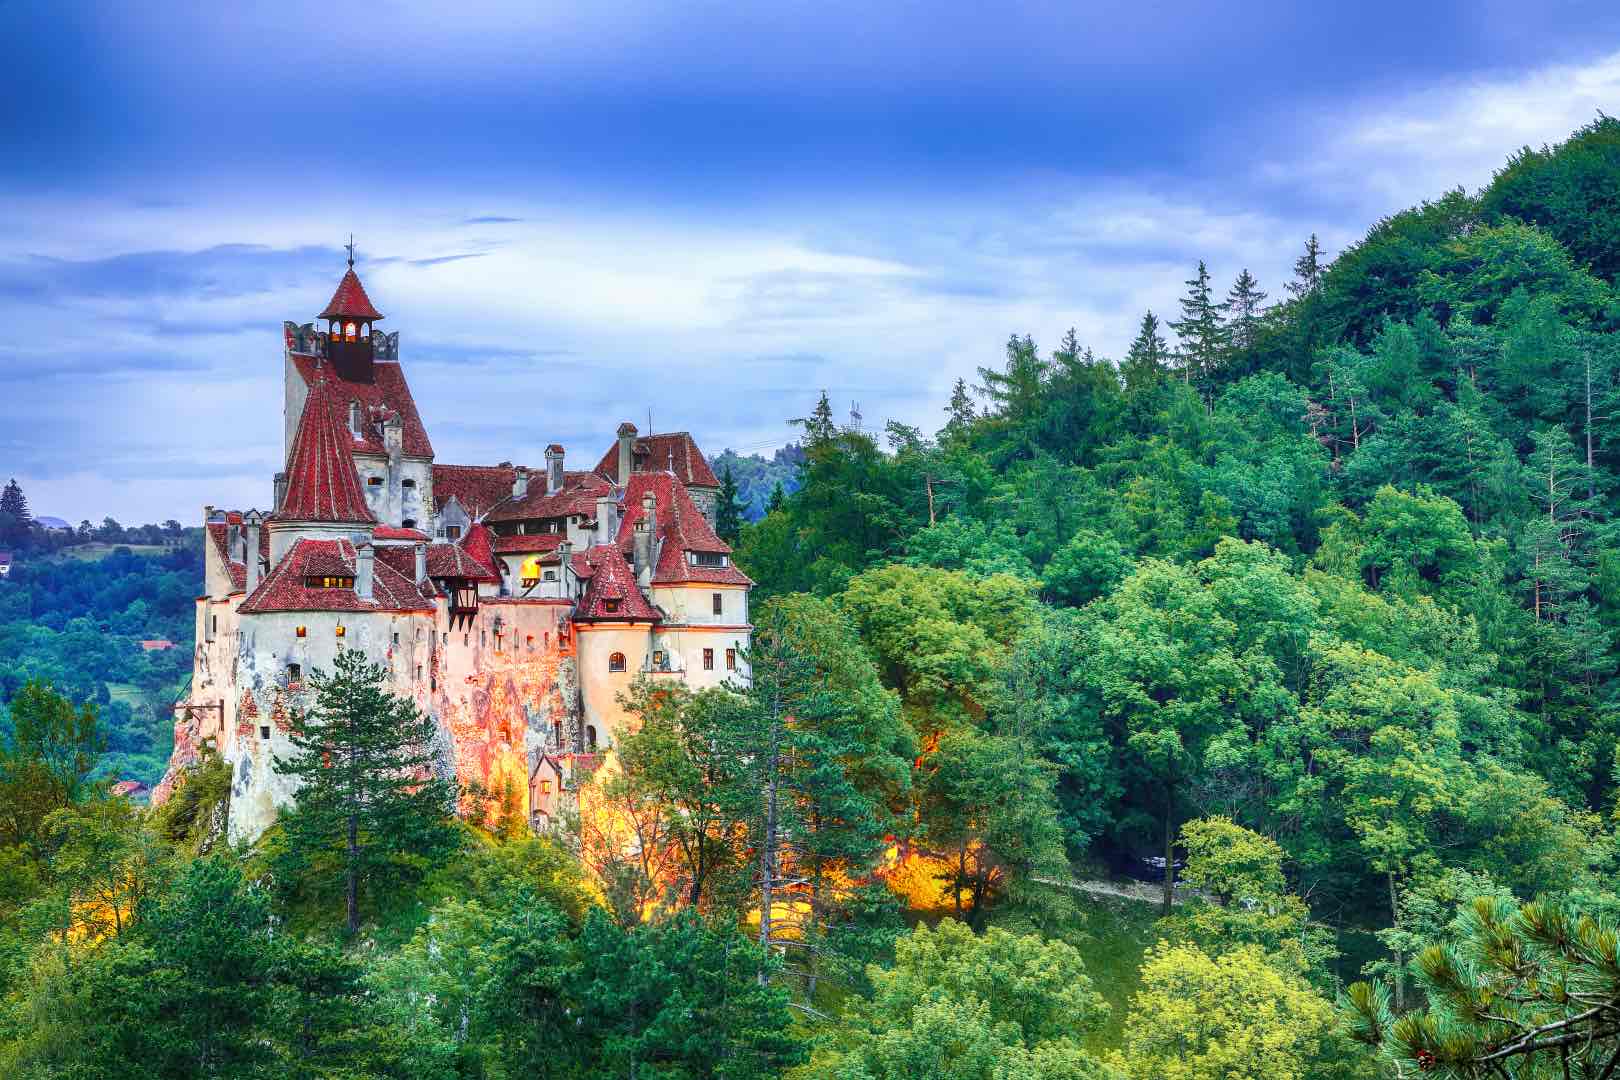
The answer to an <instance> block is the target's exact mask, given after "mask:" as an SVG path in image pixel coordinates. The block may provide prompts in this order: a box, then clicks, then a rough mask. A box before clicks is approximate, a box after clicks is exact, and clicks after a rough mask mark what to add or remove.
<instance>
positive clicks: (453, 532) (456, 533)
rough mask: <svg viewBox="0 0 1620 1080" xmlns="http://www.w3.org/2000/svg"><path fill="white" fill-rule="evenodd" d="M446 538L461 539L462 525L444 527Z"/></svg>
mask: <svg viewBox="0 0 1620 1080" xmlns="http://www.w3.org/2000/svg"><path fill="white" fill-rule="evenodd" d="M444 538H445V539H446V540H460V539H461V526H460V525H446V526H445V527H444Z"/></svg>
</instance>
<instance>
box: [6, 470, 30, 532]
mask: <svg viewBox="0 0 1620 1080" xmlns="http://www.w3.org/2000/svg"><path fill="white" fill-rule="evenodd" d="M0 514H10V515H11V516H12V517H13V518H15V519H16V520H17V522H18V523H19V524H22V525H26V524H28V523H29V522H30V521H32V520H33V515H31V514H30V513H29V512H28V496H26V495H24V494H23V489H22V485H21V484H18V483H17V478H16V477H15V476H14V477H12V478H11V483H9V484H7V485H6V488H5V491H3V492H0Z"/></svg>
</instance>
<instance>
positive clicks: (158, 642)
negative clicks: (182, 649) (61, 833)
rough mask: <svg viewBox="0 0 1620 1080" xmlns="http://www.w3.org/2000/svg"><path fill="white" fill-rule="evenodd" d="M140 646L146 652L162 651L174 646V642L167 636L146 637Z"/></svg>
mask: <svg viewBox="0 0 1620 1080" xmlns="http://www.w3.org/2000/svg"><path fill="white" fill-rule="evenodd" d="M141 648H142V649H143V650H145V651H146V652H162V651H163V650H164V649H172V648H174V642H172V641H170V640H169V639H168V638H161V637H160V638H148V639H146V640H143V641H142V642H141Z"/></svg>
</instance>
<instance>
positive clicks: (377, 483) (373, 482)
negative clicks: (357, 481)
mask: <svg viewBox="0 0 1620 1080" xmlns="http://www.w3.org/2000/svg"><path fill="white" fill-rule="evenodd" d="M366 486H367V487H382V477H380V476H368V477H366Z"/></svg>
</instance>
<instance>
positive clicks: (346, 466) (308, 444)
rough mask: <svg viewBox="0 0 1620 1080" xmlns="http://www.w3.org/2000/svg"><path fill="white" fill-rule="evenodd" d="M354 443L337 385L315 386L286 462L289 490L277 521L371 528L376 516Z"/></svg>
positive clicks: (323, 382) (310, 392) (321, 384)
mask: <svg viewBox="0 0 1620 1080" xmlns="http://www.w3.org/2000/svg"><path fill="white" fill-rule="evenodd" d="M353 441H354V440H353V439H352V438H351V437H350V435H349V432H348V428H347V427H345V426H340V421H339V419H338V415H337V407H336V404H335V402H334V401H333V390H332V384H331V383H330V382H327V381H324V380H322V381H317V382H316V383H315V385H313V386H311V387H310V390H309V398H308V399H307V400H306V401H305V402H304V412H303V415H301V416H300V417H299V418H298V432H297V434H296V435H294V436H293V444H292V453H291V454H289V455H288V459H287V489H286V493H285V494H284V495H283V496H282V499H281V505H280V506H278V507H277V508H276V514H275V516H276V518H277V519H279V520H281V521H326V522H341V523H344V524H357V525H372V524H375V523H376V521H377V516H376V515H375V514H373V513H372V512H371V508H370V507H369V506H367V505H366V496H365V491H364V489H363V488H361V486H360V474H359V473H358V472H357V471H356V470H355V467H354V452H353V449H352V444H353Z"/></svg>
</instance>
